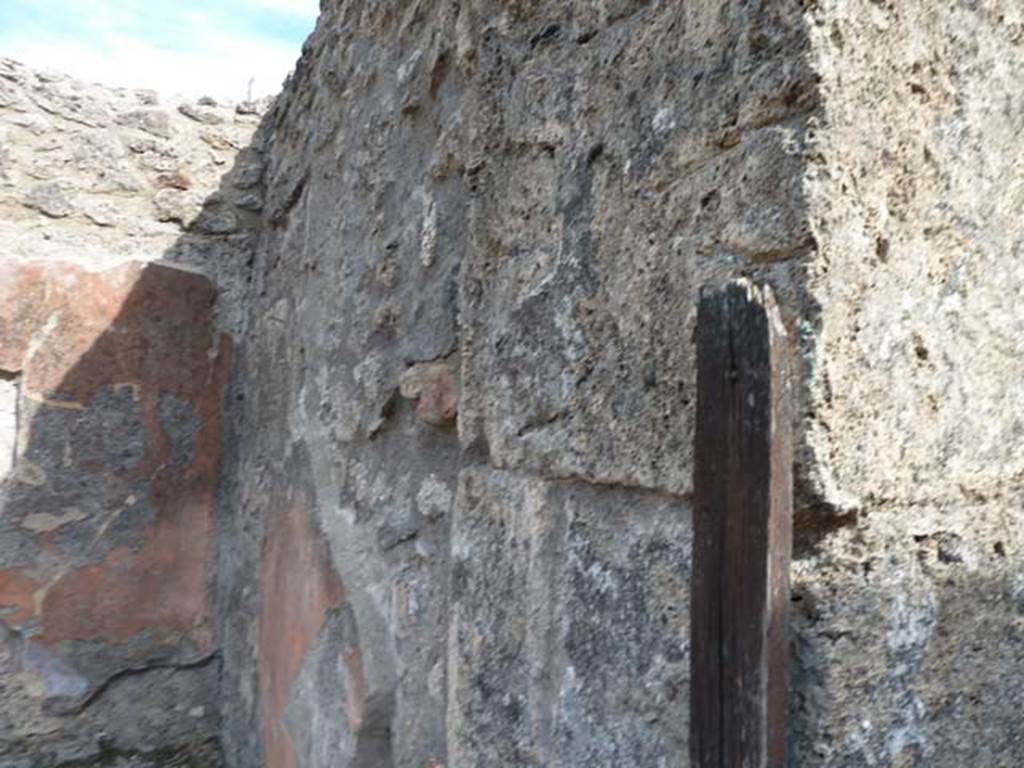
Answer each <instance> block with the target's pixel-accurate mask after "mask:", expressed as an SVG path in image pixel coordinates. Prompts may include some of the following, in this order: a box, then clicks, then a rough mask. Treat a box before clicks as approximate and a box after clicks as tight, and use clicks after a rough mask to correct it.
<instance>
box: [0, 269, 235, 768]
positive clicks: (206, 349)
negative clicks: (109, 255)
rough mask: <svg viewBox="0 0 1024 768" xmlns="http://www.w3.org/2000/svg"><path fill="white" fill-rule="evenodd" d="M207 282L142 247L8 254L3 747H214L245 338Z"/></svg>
mask: <svg viewBox="0 0 1024 768" xmlns="http://www.w3.org/2000/svg"><path fill="white" fill-rule="evenodd" d="M215 298H216V294H215V290H214V287H213V284H212V282H211V281H210V280H209V279H208V278H206V277H204V276H202V275H199V274H195V273H191V272H187V271H183V270H181V269H178V268H174V267H168V266H160V265H141V264H139V263H137V262H130V263H126V264H123V265H121V266H117V267H112V268H109V269H106V270H98V271H94V270H89V269H86V268H83V267H81V266H78V265H74V264H70V263H59V262H56V263H55V262H17V261H13V260H12V261H7V262H4V263H3V264H2V265H0V368H2V369H3V370H4V371H5V376H6V377H8V380H9V381H12V382H13V383H14V385H15V386H16V388H17V396H16V400H15V405H16V411H15V434H16V444H15V446H14V449H15V450H14V456H13V461H12V466H11V468H10V471H9V472H8V473H7V474H6V476H5V477H4V478H3V480H2V483H3V485H2V491H0V493H2V504H3V515H2V518H0V542H2V546H0V605H2V606H3V613H2V617H0V619H2V621H0V624H2V632H3V642H2V648H3V651H2V656H0V660H2V664H3V666H4V683H3V686H2V704H3V708H2V712H3V715H2V720H0V756H2V759H3V760H5V761H6V762H5V763H4V764H5V765H22V764H24V765H38V766H44V765H48V764H50V763H51V762H52V763H57V762H60V761H61V760H62V759H70V758H72V757H77V758H83V757H88V756H89V755H97V754H100V755H102V754H103V753H104V752H105V751H106V752H118V751H119V752H124V753H128V752H133V751H139V752H148V751H159V750H160V749H163V750H165V751H170V752H173V751H175V750H177V749H178V748H182V749H187V751H189V752H191V753H192V754H193V755H194V756H195V758H196V759H200V756H201V754H203V753H206V754H207V757H206V758H202V759H206V760H209V761H210V762H211V763H213V762H215V756H216V754H217V752H218V750H217V749H216V734H217V721H218V719H217V699H216V690H217V677H218V670H217V663H216V662H217V658H216V642H215V621H214V602H213V597H214V593H213V589H212V587H213V582H214V578H215V566H216V540H215V530H216V525H215V522H216V521H215V514H216V509H217V483H218V478H219V472H220V457H221V444H222V439H223V435H222V411H223V395H224V390H225V385H226V383H227V376H228V372H229V369H230V365H231V355H232V344H231V340H230V338H229V337H228V336H226V335H218V334H216V333H215V331H214V327H213V322H212V307H213V303H214V300H215Z"/></svg>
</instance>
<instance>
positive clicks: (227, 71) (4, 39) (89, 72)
mask: <svg viewBox="0 0 1024 768" xmlns="http://www.w3.org/2000/svg"><path fill="white" fill-rule="evenodd" d="M153 1H154V0H150V2H153ZM0 2H4V0H0ZM62 5H63V6H64V8H63V10H66V11H67V14H68V15H69V16H70V17H72V18H71V23H70V24H66V25H65V26H64V33H63V34H55V33H53V32H51V31H50V30H49V29H48V25H46V24H42V23H38V22H36V23H29V24H26V25H23V26H22V27H20V28H17V29H13V30H11V29H8V30H0V56H8V57H11V58H14V59H17V60H19V61H22V62H24V63H25V64H26V65H28V66H30V67H33V68H38V69H51V70H57V71H61V72H66V73H68V74H70V75H72V76H74V77H76V78H78V79H80V80H87V81H92V82H99V83H103V84H104V85H110V86H120V87H129V88H151V89H155V90H158V91H160V92H162V93H164V94H167V95H170V94H182V95H186V96H192V97H197V96H204V95H208V96H213V97H215V98H220V99H230V100H234V101H240V100H242V99H244V98H246V97H247V96H248V95H249V90H250V81H251V89H252V95H253V96H257V97H258V96H264V95H268V94H273V93H277V92H278V90H280V87H281V83H282V82H283V80H284V78H285V77H286V76H287V75H288V73H289V72H290V71H291V70H292V68H293V67H294V65H295V61H296V59H297V58H298V56H299V53H300V47H301V46H300V43H298V42H296V43H295V44H294V45H292V44H288V43H286V42H284V41H281V40H279V39H274V38H272V37H270V36H267V35H266V34H261V33H260V32H259V31H258V30H256V29H254V28H253V26H252V24H249V25H248V26H247V25H246V24H244V23H239V24H232V18H233V17H232V16H231V14H230V13H229V10H230V7H231V5H232V4H231V3H222V4H221V5H220V6H219V7H218V6H217V5H216V4H213V5H211V6H210V9H209V10H206V11H203V10H191V9H189V8H188V7H186V8H183V9H182V12H180V13H179V14H178V15H177V16H176V18H175V23H174V25H173V27H168V25H166V24H162V25H161V24H160V23H151V22H150V19H149V17H148V11H147V7H146V3H145V2H142V3H140V2H138V0H103V2H95V0H90V1H89V2H86V3H83V2H81V1H80V0H62ZM247 6H248V7H253V6H260V7H262V8H264V9H272V10H276V11H278V12H284V13H286V14H288V15H291V16H293V17H295V18H296V19H298V18H300V17H302V18H303V19H305V20H308V23H309V29H310V30H312V28H313V21H314V20H315V18H316V15H317V12H318V1H317V0H247ZM153 7H154V6H150V8H153ZM195 7H196V6H192V8H195ZM235 7H236V8H237V7H238V6H235ZM241 21H245V19H242V20H241ZM69 27H71V28H73V29H74V34H69V33H68V32H67V29H68V28H69ZM300 28H301V27H300ZM134 29H142V30H146V33H145V36H142V35H136V34H130V33H129V30H134ZM161 34H163V35H164V37H165V38H167V37H172V38H173V40H170V41H169V40H167V39H164V40H161V39H160V35H161Z"/></svg>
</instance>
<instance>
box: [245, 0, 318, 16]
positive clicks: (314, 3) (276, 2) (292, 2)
mask: <svg viewBox="0 0 1024 768" xmlns="http://www.w3.org/2000/svg"><path fill="white" fill-rule="evenodd" d="M252 5H253V6H255V7H257V8H266V9H267V10H271V11H279V12H281V13H290V14H292V15H294V16H302V17H304V18H309V19H315V18H316V17H317V14H319V13H320V2H319V0H252Z"/></svg>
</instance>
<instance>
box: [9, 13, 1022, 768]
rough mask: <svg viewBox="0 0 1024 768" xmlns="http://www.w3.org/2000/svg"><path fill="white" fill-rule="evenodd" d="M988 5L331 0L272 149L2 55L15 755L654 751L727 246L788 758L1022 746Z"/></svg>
mask: <svg viewBox="0 0 1024 768" xmlns="http://www.w3.org/2000/svg"><path fill="white" fill-rule="evenodd" d="M1022 30H1024V18H1022V12H1021V11H1020V10H1019V9H1017V8H1016V7H1015V6H1013V5H1012V4H1010V3H1007V2H1000V1H999V0H983V1H982V2H972V3H966V2H954V0H944V1H943V2H939V3H935V2H925V0H920V1H917V0H915V1H913V2H905V3H892V2H879V1H878V0H855V2H838V1H836V2H830V1H823V2H815V3H804V2H797V0H793V1H792V2H790V1H789V0H781V1H778V0H777V1H775V2H757V1H753V2H752V1H751V0H719V1H717V2H711V1H710V0H708V1H707V2H688V3H677V2H670V1H669V0H600V2H584V1H583V0H579V1H578V2H571V3H567V2H563V1H561V0H559V1H557V2H556V1H555V0H550V2H548V1H546V0H505V1H504V2H499V1H498V0H471V1H470V2H459V3H452V2H447V1H446V0H387V2H365V0H326V2H324V3H323V10H322V14H321V18H320V20H319V22H318V25H317V28H316V31H315V32H314V34H313V35H312V37H311V38H310V39H309V41H308V42H307V44H306V46H305V47H304V49H303V53H302V58H301V59H300V60H299V62H298V65H297V69H296V72H295V73H294V75H293V76H292V78H291V79H290V80H289V82H288V83H287V84H286V86H285V90H284V92H283V93H282V94H281V96H280V97H279V98H278V100H277V101H276V102H275V104H274V105H273V107H272V108H270V110H269V111H268V112H267V113H266V115H265V116H264V117H262V121H261V124H260V126H259V128H258V130H257V125H256V123H257V121H258V120H260V118H258V117H257V116H256V115H255V114H252V113H253V111H254V108H253V106H252V105H242V106H241V107H239V108H237V109H235V108H233V107H226V106H215V105H212V104H209V103H202V104H196V103H180V104H179V103H174V104H169V105H166V106H161V105H159V104H155V103H153V98H154V97H153V96H152V95H151V94H138V93H126V92H113V91H101V90H100V89H96V88H94V87H91V86H84V85H81V84H77V83H73V82H72V81H68V80H65V79H61V78H55V77H51V76H41V75H38V74H34V73H28V72H26V71H24V70H22V69H20V68H19V67H17V66H16V65H13V64H10V63H7V62H4V63H3V64H2V65H0V213H2V215H0V236H2V240H0V242H2V245H0V249H4V250H0V258H3V266H2V270H0V274H2V275H3V278H2V279H0V292H3V291H6V293H7V295H9V296H11V297H13V298H9V299H8V300H7V301H5V302H4V303H3V304H2V305H0V306H2V309H0V320H2V321H3V323H4V324H3V325H2V326H0V370H2V374H0V470H3V471H6V479H5V480H4V486H3V493H4V497H3V498H4V504H5V507H4V512H3V516H2V517H0V557H2V558H3V559H2V560H0V609H2V610H3V614H2V619H3V623H2V628H3V630H4V641H3V643H0V648H2V653H3V656H0V663H2V664H3V665H5V666H4V669H5V672H6V671H7V670H10V675H9V676H8V677H6V678H5V680H4V682H3V683H2V684H0V685H2V686H3V687H0V727H2V728H5V729H7V730H6V731H3V730H0V761H2V760H8V762H11V761H12V760H16V759H22V762H21V763H18V762H12V764H13V765H26V766H27V765H34V764H36V763H33V762H32V761H31V759H29V758H28V757H27V755H29V754H32V750H38V749H40V745H44V746H45V748H46V749H48V750H49V752H48V753H47V755H48V756H47V758H46V759H47V760H50V762H51V763H59V762H60V761H61V760H65V761H66V760H67V758H68V757H69V756H70V757H73V758H75V757H78V756H81V755H99V754H101V751H102V750H106V752H107V753H110V752H112V751H113V752H118V751H119V752H120V753H121V754H135V755H136V757H135V758H132V759H141V758H138V757H137V756H138V755H139V754H142V753H148V754H149V755H150V757H149V758H146V759H149V760H150V761H151V762H152V763H154V764H159V761H160V759H162V758H161V757H160V755H161V751H160V750H163V753H162V754H163V755H166V754H167V753H168V750H170V751H171V752H173V751H175V750H178V751H179V752H180V750H181V749H182V748H185V749H186V751H187V750H188V749H191V750H192V752H193V753H194V754H199V755H201V759H202V760H207V761H213V760H216V759H217V757H216V755H215V754H209V750H207V748H206V746H204V745H205V744H206V743H207V741H208V740H209V739H210V738H212V737H213V735H214V734H215V733H219V734H220V746H221V747H222V751H223V757H224V759H225V762H226V763H227V764H228V765H231V766H238V767H239V768H241V767H249V766H259V765H267V766H270V767H271V768H293V767H294V768H300V767H301V768H307V767H314V766H362V767H364V768H367V767H370V766H373V767H374V768H388V766H417V768H419V767H420V766H433V768H441V767H442V766H450V767H451V768H464V767H467V766H497V765H501V766H505V765H508V766H566V767H568V766H604V765H629V766H664V765H687V764H688V733H687V730H688V720H689V712H688V706H689V692H688V669H689V637H690V627H689V605H688V599H689V569H690V542H691V529H690V502H691V479H690V478H691V473H692V440H693V423H694V408H695V403H694V399H695V394H694V367H695V360H694V352H693V346H692V336H693V330H694V322H695V318H696V297H697V291H698V289H699V288H700V286H702V285H704V284H711V283H721V282H723V281H724V280H726V279H728V278H730V277H733V276H736V275H748V276H751V277H753V278H754V279H756V280H759V281H763V282H766V283H769V284H770V285H771V286H772V287H773V288H774V291H775V293H776V295H777V297H778V301H779V304H780V307H781V309H782V312H783V315H784V320H785V322H786V325H787V329H788V332H789V334H790V336H791V338H792V339H793V340H794V356H795V358H796V359H795V360H794V369H795V370H797V371H798V372H799V375H800V377H801V381H802V382H803V386H802V389H801V393H800V402H799V404H798V406H799V407H798V408H797V413H798V423H797V424H795V425H794V426H795V427H796V433H797V435H798V436H799V439H798V444H797V445H796V446H795V470H796V478H797V498H796V524H795V530H794V536H795V545H796V546H795V552H794V563H793V569H792V576H793V586H794V591H793V598H792V599H793V602H792V613H791V625H792V632H791V635H792V637H791V641H792V642H791V654H790V657H791V665H792V672H791V680H790V695H789V700H790V721H791V726H790V732H791V739H790V764H791V765H794V766H833V767H837V768H838V767H840V766H850V767H851V768H852V767H853V766H864V765H868V766H937V767H938V768H945V767H947V766H948V767H949V768H953V767H954V766H962V765H975V764H977V765H986V766H1017V765H1019V764H1021V762H1022V761H1024V729H1021V728H1020V727H1019V725H1018V722H1017V721H1018V719H1019V718H1018V717H1017V712H1018V711H1019V710H1020V708H1021V705H1022V703H1024V685H1022V683H1021V681H1022V680H1024V597H1022V596H1024V586H1022V585H1024V566H1022V562H1024V561H1022V558H1021V552H1022V548H1024V536H1022V534H1021V525H1020V523H1021V515H1022V511H1024V488H1022V480H1024V477H1022V471H1024V466H1022V461H1024V451H1021V450H1020V445H1021V443H1022V434H1021V433H1022V431H1024V390H1022V386H1024V385H1022V382H1024V376H1022V375H1021V374H1024V371H1022V370H1021V367H1022V365H1024V363H1022V361H1024V348H1022V347H1021V340H1022V339H1024V327H1022V324H1024V313H1022V312H1020V311H1019V310H1018V309H1017V307H1016V304H1017V299H1019V296H1020V295H1021V292H1022V284H1024V273H1022V272H1021V265H1022V264H1024V261H1022V260H1021V258H1020V257H1021V256H1022V252H1021V251H1022V247H1024V246H1022V243H1024V229H1022V227H1024V224H1022V221H1024V220H1022V219H1021V212H1022V211H1024V186H1022V184H1021V181H1020V177H1021V168H1022V166H1024V157H1022V156H1021V151H1020V148H1019V147H1018V145H1019V143H1020V142H1019V141H1016V137H1017V136H1018V135H1019V134H1020V133H1021V131H1022V129H1024V125H1022V122H1024V108H1022V107H1024V105H1022V104H1021V103H1020V102H1021V98H1022V94H1024V88H1022V86H1024V32H1022ZM253 131H255V133H253ZM214 286H216V294H217V300H216V302H215V303H214V293H215V289H214ZM36 296H38V297H39V298H35V297H36ZM85 297H88V298H85ZM99 299H102V300H99ZM211 304H213V308H212V309H211ZM53 318H57V319H53ZM225 333H226V334H227V335H223V334H225ZM229 369H230V370H231V372H232V382H231V383H230V384H228V383H227V377H228V373H229ZM225 393H226V395H227V397H226V402H227V405H228V407H227V410H226V411H222V410H221V407H222V402H224V401H225V400H224V398H225ZM97 435H99V436H97ZM218 467H220V469H219V470H218ZM218 472H219V481H220V486H219V487H220V498H219V502H220V503H219V507H218V506H217V504H216V502H215V499H214V492H215V486H216V483H217V478H218ZM128 499H134V500H135V501H134V502H132V503H131V504H128V503H127V500H128ZM218 509H219V511H220V514H219V515H217V514H216V511H217V510H218ZM41 585H42V586H41ZM96 587H99V588H96ZM158 590H164V592H165V594H166V599H160V600H156V599H152V596H153V595H154V594H155V593H156V592H157V591H158ZM7 680H11V681H13V682H11V683H8V682H7ZM215 701H219V703H220V705H219V707H218V706H215V704H214V702H215ZM168 711H169V712H173V713H174V714H173V715H167V712H168ZM25 712H29V713H31V716H26V715H25V714H24V713H25ZM156 713H159V714H160V715H161V717H164V718H165V719H164V720H161V721H160V726H159V728H156V727H151V723H153V722H154V720H153V719H151V718H153V717H155V716H156ZM189 723H194V727H190V726H187V725H186V724H189ZM186 728H189V729H190V733H189V735H186ZM100 731H102V732H103V733H104V734H105V736H104V741H102V743H100V744H98V745H97V739H96V734H97V733H98V732H100ZM8 734H10V735H8ZM147 739H148V741H147ZM3 749H6V750H7V753H6V754H5V753H3V752H2V750H3ZM90 750H91V751H90ZM204 750H206V751H205V752H204ZM213 752H216V750H213ZM8 755H12V758H10V759H8Z"/></svg>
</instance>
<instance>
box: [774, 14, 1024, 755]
mask: <svg viewBox="0 0 1024 768" xmlns="http://www.w3.org/2000/svg"><path fill="white" fill-rule="evenodd" d="M808 29H809V30H810V31H811V38H812V46H813V51H814V54H813V55H814V67H815V69H816V71H817V72H819V74H820V76H821V86H820V88H821V94H822V108H821V110H820V112H819V113H818V114H817V115H816V116H815V119H814V122H813V124H812V125H811V126H810V129H811V133H812V134H813V139H812V140H811V142H810V144H811V147H810V149H811V151H810V153H809V162H808V166H807V171H806V174H807V177H806V196H807V199H808V208H809V210H808V216H809V219H810V224H811V226H812V228H813V232H814V236H815V238H816V242H817V245H818V250H817V253H816V255H815V257H814V261H813V264H812V265H810V266H809V276H808V285H807V292H808V294H809V295H810V296H811V297H813V299H812V301H813V305H814V307H813V309H811V310H809V311H808V313H807V318H808V321H809V322H810V323H812V325H813V333H814V335H815V337H816V349H815V354H814V359H813V361H812V363H811V365H810V366H809V367H808V390H809V391H808V400H807V402H806V404H805V405H806V417H807V420H806V422H805V425H804V428H805V449H806V450H807V451H808V452H807V453H805V454H804V455H803V456H802V457H801V462H802V465H803V467H804V469H805V474H806V475H807V476H809V477H810V479H811V483H813V484H815V485H816V488H815V491H816V494H817V495H816V500H817V502H818V504H819V505H820V506H819V507H818V508H817V509H807V508H806V507H805V508H804V510H803V519H804V530H803V533H802V535H800V534H801V532H800V530H799V529H798V536H800V538H799V539H798V544H800V543H802V544H803V546H802V554H801V556H799V557H798V560H797V562H796V563H795V566H794V578H795V599H797V600H798V602H796V603H794V614H793V617H794V622H795V630H796V631H795V642H796V645H795V647H794V653H793V655H794V658H795V659H796V660H797V665H798V666H797V669H796V674H795V676H794V678H793V681H792V685H791V690H792V696H793V697H794V699H795V701H794V705H795V707H796V709H795V711H794V715H795V718H796V720H795V724H794V729H793V730H794V737H795V739H796V741H797V743H796V746H795V758H794V759H795V760H796V764H797V765H830V766H851V767H852V766H864V765H893V766H911V765H914V766H917V765H920V766H936V767H939V768H942V767H945V766H949V768H953V767H955V766H964V765H986V766H1016V765H1020V764H1021V763H1022V762H1024V728H1022V727H1021V717H1020V712H1021V709H1022V706H1024V599H1022V598H1024V558H1022V554H1024V535H1022V530H1024V529H1022V521H1024V448H1022V446H1024V312H1022V311H1021V307H1020V300H1021V296H1022V295H1024V258H1022V257H1024V145H1022V142H1021V136H1022V135H1024V9H1022V7H1021V5H1020V4H1019V3H1016V2H1001V1H999V0H983V1H982V2H971V3H966V2H926V1H924V0H920V1H914V2H866V1H865V2H823V3H820V4H818V5H817V7H816V8H814V9H813V10H812V12H811V13H810V16H809V21H808ZM812 520H813V521H814V523H815V524H814V525H810V524H809V522H810V521H812Z"/></svg>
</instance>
